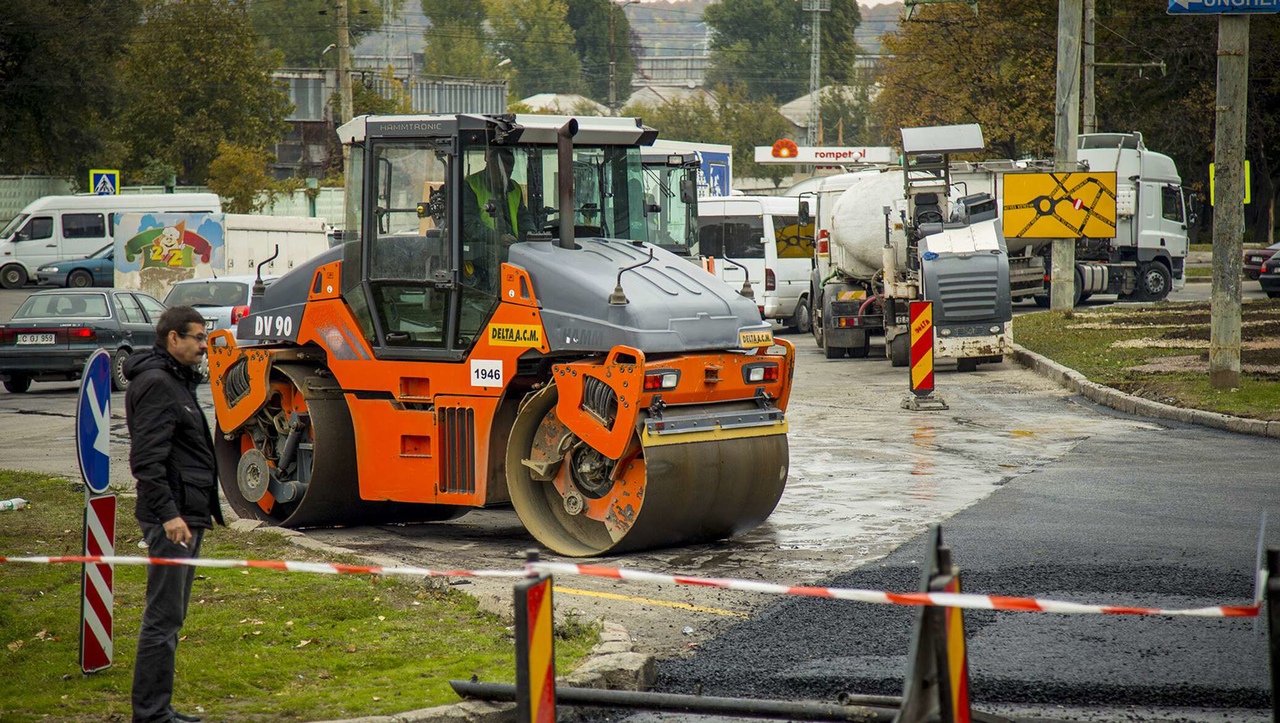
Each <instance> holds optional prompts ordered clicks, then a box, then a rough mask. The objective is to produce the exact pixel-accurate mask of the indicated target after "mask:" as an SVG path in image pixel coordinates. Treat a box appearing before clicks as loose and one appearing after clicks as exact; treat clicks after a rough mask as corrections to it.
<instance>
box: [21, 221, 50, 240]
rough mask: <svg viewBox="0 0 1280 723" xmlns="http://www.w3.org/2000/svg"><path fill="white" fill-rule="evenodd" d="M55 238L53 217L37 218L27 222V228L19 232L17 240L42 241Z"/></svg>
mask: <svg viewBox="0 0 1280 723" xmlns="http://www.w3.org/2000/svg"><path fill="white" fill-rule="evenodd" d="M47 238H53V217H52V216H36V217H35V218H32V219H31V220H30V221H28V222H27V225H26V226H23V227H22V230H21V231H19V232H18V237H17V240H19V241H39V240H41V239H47Z"/></svg>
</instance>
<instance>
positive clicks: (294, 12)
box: [249, 0, 404, 68]
mask: <svg viewBox="0 0 1280 723" xmlns="http://www.w3.org/2000/svg"><path fill="white" fill-rule="evenodd" d="M342 1H345V2H347V3H348V11H347V17H348V21H347V27H348V28H349V33H350V36H351V45H352V47H354V46H355V45H356V44H357V43H359V42H360V40H361V38H364V37H365V36H366V35H368V34H369V33H372V32H374V31H376V30H378V29H379V28H381V27H382V23H383V20H384V18H383V17H382V3H381V2H380V1H379V0H342ZM337 2H338V0H249V19H250V20H251V21H252V22H253V29H254V30H255V31H257V33H258V35H259V36H260V37H261V38H262V41H263V43H264V44H265V45H266V47H268V48H274V49H276V50H279V51H280V52H281V53H283V54H284V59H283V61H282V63H283V67H286V68H335V67H337V65H338V53H337V51H336V49H335V50H331V51H329V52H328V53H325V52H324V49H325V48H326V47H328V46H329V44H330V43H337V42H338V26H337V22H338V13H337V11H336V10H335V9H334V8H335V7H336V5H337ZM403 2H404V0H393V1H392V7H391V11H392V13H393V14H394V13H395V12H397V11H398V9H399V7H400V6H401V5H402V4H403Z"/></svg>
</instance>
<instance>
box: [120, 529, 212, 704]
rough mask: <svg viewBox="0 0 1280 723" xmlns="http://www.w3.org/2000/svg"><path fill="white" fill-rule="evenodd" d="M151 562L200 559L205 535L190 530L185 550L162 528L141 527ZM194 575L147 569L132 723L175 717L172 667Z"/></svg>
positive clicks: (188, 570) (183, 568)
mask: <svg viewBox="0 0 1280 723" xmlns="http://www.w3.org/2000/svg"><path fill="white" fill-rule="evenodd" d="M139 524H140V525H141V526H142V536H143V538H144V539H146V541H147V545H148V548H147V549H148V552H147V555H148V556H149V557H192V558H194V557H199V555H200V542H201V540H203V539H204V530H203V529H194V528H193V529H192V530H191V535H192V539H191V542H188V543H187V547H183V546H182V545H179V544H178V543H176V542H170V541H169V538H168V537H166V536H165V534H164V527H163V526H161V525H154V524H151V523H148V522H139ZM195 577H196V569H195V568H194V567H190V566H187V565H177V566H171V565H150V566H148V567H147V606H146V608H145V609H144V610H143V611H142V629H141V630H140V631H139V632H138V658H137V660H136V661H134V665H133V720H134V723H151V722H152V721H167V720H169V719H170V711H172V707H171V700H172V698H173V666H174V658H175V657H176V655H177V653H178V633H179V631H181V630H182V621H183V620H185V619H186V617H187V604H188V603H189V602H190V601H191V583H192V581H194V580H195Z"/></svg>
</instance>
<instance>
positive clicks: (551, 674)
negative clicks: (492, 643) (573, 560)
mask: <svg viewBox="0 0 1280 723" xmlns="http://www.w3.org/2000/svg"><path fill="white" fill-rule="evenodd" d="M515 589H516V600H515V603H516V605H515V607H516V720H517V721H519V723H555V720H556V655H555V642H554V641H555V638H554V636H553V634H552V624H553V618H552V615H551V576H550V575H542V576H540V577H537V578H533V579H530V580H526V581H524V582H520V583H517V584H516V588H515Z"/></svg>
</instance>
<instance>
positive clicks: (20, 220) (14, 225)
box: [0, 213, 30, 238]
mask: <svg viewBox="0 0 1280 723" xmlns="http://www.w3.org/2000/svg"><path fill="white" fill-rule="evenodd" d="M29 215H30V214H26V213H20V214H18V215H17V216H14V217H13V220H12V221H10V222H9V223H7V224H5V226H4V230H3V231H0V238H9V237H10V236H12V235H13V232H14V231H17V230H18V229H20V228H22V224H24V223H26V221H27V217H28V216H29Z"/></svg>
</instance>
